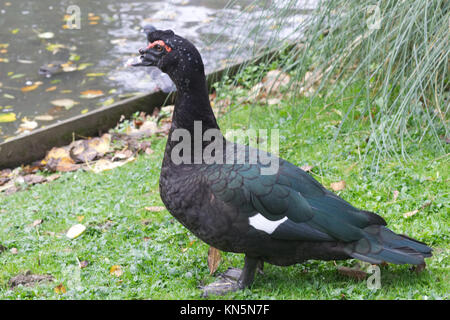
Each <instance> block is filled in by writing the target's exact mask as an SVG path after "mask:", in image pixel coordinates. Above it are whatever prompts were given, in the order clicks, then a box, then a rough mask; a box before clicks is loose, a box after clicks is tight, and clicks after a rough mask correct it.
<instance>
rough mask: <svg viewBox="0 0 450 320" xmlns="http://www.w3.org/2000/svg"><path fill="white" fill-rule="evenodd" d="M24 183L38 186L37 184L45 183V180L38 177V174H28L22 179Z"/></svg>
mask: <svg viewBox="0 0 450 320" xmlns="http://www.w3.org/2000/svg"><path fill="white" fill-rule="evenodd" d="M23 179H24V181H25V182H26V183H27V184H31V185H33V184H39V183H44V182H46V181H47V179H46V178H45V177H43V176H40V175H38V174H28V175H26V176H24V177H23Z"/></svg>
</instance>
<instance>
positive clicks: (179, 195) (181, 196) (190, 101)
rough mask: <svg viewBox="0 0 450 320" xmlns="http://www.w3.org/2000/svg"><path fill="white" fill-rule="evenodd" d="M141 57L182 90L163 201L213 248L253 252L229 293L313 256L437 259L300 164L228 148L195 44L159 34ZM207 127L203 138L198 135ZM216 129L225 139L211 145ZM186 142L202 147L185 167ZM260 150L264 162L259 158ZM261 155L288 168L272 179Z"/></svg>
mask: <svg viewBox="0 0 450 320" xmlns="http://www.w3.org/2000/svg"><path fill="white" fill-rule="evenodd" d="M139 53H140V62H137V63H135V64H133V65H134V66H156V67H158V68H159V69H160V70H161V71H163V72H165V73H167V74H168V75H169V76H170V78H171V79H172V81H173V82H174V83H175V85H176V87H177V97H176V103H175V109H174V112H173V117H172V127H171V129H170V132H169V136H168V141H167V145H166V150H165V154H164V160H163V163H162V167H161V175H160V184H159V187H160V195H161V198H162V201H163V202H164V204H165V206H166V207H167V209H168V210H169V212H170V213H171V214H172V215H173V216H174V217H175V218H176V219H177V220H178V221H179V222H181V223H182V224H183V225H184V226H185V227H186V228H187V229H189V230H190V231H191V232H192V233H194V234H195V235H196V236H197V237H198V238H200V239H201V240H203V241H204V242H206V243H207V244H209V245H211V246H213V247H216V248H218V249H220V250H222V251H227V252H236V253H244V254H245V259H244V268H243V270H242V272H240V275H239V277H238V279H236V280H237V281H235V282H229V281H228V282H225V284H223V287H222V289H223V290H222V291H221V292H222V293H224V292H228V291H231V290H236V289H238V288H245V287H248V286H250V285H251V284H252V282H253V279H254V275H255V271H256V269H257V267H258V266H260V264H261V262H262V263H264V262H268V263H270V264H274V265H278V266H287V265H292V264H296V263H301V262H304V261H305V260H309V259H319V260H344V259H351V258H356V259H360V260H363V261H367V262H369V263H372V264H380V263H382V262H390V263H395V264H413V265H419V264H424V258H425V257H430V256H431V251H432V249H431V248H430V247H428V246H427V245H426V244H424V243H422V242H419V241H417V240H415V239H412V238H410V237H408V236H405V235H399V234H396V233H394V232H392V231H391V230H389V229H388V228H386V222H385V220H384V219H383V218H382V217H380V216H379V215H377V214H375V213H372V212H368V211H364V210H360V209H357V208H355V207H354V206H352V205H351V204H350V203H348V202H346V201H345V200H343V199H342V198H340V197H339V196H337V195H336V194H334V193H332V192H330V191H329V190H327V189H325V188H324V187H323V186H322V185H321V184H320V183H319V182H317V181H316V180H315V179H314V178H313V177H311V176H310V175H309V174H308V173H306V172H304V171H303V170H302V169H300V168H299V167H297V166H295V165H293V164H291V163H289V162H287V161H285V160H283V159H281V158H277V157H275V156H272V155H270V154H267V153H265V152H262V151H260V150H257V149H253V148H250V147H248V146H243V145H238V144H235V143H232V142H230V141H227V140H226V139H225V138H224V136H223V135H221V134H220V130H219V126H218V124H217V122H216V118H215V116H214V114H213V111H212V109H211V105H210V101H209V96H208V89H207V84H206V77H205V72H204V66H203V62H202V58H201V56H200V54H199V52H198V51H197V49H196V48H195V47H194V45H193V44H192V43H191V42H189V41H188V40H186V39H184V38H182V37H180V36H178V35H175V34H174V32H173V31H171V30H166V31H162V30H155V31H152V32H149V33H148V45H147V46H146V47H145V48H141V49H140V50H139ZM199 123H200V127H201V132H200V134H198V133H196V132H195V130H196V126H197V129H198V128H199ZM207 130H216V131H217V132H218V134H219V135H218V136H216V139H214V140H211V141H208V139H202V137H203V135H202V134H204V133H205V132H207ZM186 133H187V134H188V135H185V136H183V134H186ZM180 136H183V137H184V138H185V139H186V140H187V141H184V140H183V143H187V146H193V147H192V148H191V149H183V152H186V153H187V154H182V155H181V157H182V158H183V159H184V160H183V161H179V159H174V158H175V157H176V156H177V154H178V156H180V154H179V153H181V152H180V148H179V143H181V142H179V141H180V140H181V139H180ZM186 137H187V138H186ZM205 140H206V141H205ZM216 142H222V143H223V147H222V148H221V149H220V148H219V149H215V152H217V154H213V153H209V154H211V155H212V156H214V157H211V156H210V157H208V156H207V154H208V153H207V152H206V151H207V150H208V148H210V147H211V145H212V144H213V143H216ZM196 143H197V146H200V147H195V145H196ZM177 145H178V146H177ZM217 145H219V146H220V144H217ZM217 145H216V146H217ZM186 150H187V151H186ZM255 151H257V154H258V155H259V157H257V161H256V162H255V161H251V159H252V155H254V154H255ZM221 153H223V154H221ZM199 155H200V156H199ZM230 155H232V156H230ZM236 155H237V157H236ZM261 155H262V156H264V157H274V159H276V160H277V161H278V168H277V170H276V171H275V172H273V173H271V174H267V173H266V174H264V173H263V170H264V169H267V162H265V163H263V162H262V161H261V159H262V158H261ZM216 156H218V157H216ZM212 158H213V159H215V160H216V161H211V160H212ZM217 159H218V160H219V161H217Z"/></svg>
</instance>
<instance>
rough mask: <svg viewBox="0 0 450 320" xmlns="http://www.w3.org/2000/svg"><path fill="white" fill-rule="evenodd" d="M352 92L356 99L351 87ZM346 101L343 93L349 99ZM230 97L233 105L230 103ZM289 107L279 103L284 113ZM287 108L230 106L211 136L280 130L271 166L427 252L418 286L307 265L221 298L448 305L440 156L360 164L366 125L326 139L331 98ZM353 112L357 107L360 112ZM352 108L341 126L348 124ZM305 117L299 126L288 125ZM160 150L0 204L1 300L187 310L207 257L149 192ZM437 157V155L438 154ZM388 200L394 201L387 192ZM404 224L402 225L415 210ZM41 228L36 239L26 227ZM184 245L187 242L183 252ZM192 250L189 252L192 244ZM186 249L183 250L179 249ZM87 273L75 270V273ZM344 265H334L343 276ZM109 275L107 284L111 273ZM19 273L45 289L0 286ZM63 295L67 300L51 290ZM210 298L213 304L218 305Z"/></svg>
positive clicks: (332, 124)
mask: <svg viewBox="0 0 450 320" xmlns="http://www.w3.org/2000/svg"><path fill="white" fill-rule="evenodd" d="M353 90H358V87H353ZM233 92H234V93H236V92H237V94H238V95H242V96H245V95H246V94H247V92H246V90H245V88H244V89H242V90H240V91H239V90H235V89H234V88H230V87H229V86H222V87H221V86H219V88H218V94H219V96H227V95H230V94H231V93H233ZM348 94H349V95H351V94H352V92H351V91H350V92H348ZM238 98H239V97H238V96H237V97H233V100H232V101H234V102H236V101H237V99H238ZM288 101H289V103H288ZM290 101H292V100H289V99H285V100H283V101H282V102H281V103H280V104H279V105H276V106H267V105H266V104H265V100H262V101H261V102H260V103H257V104H240V105H236V106H235V105H231V107H230V110H233V112H229V113H226V114H225V115H223V116H222V117H221V118H220V121H219V123H220V125H221V128H222V130H225V129H238V128H243V129H245V128H250V127H251V128H255V129H259V128H275V129H279V130H280V147H281V148H280V152H279V153H280V156H282V157H283V158H285V159H287V160H289V161H291V162H292V163H294V164H296V165H299V166H302V165H306V164H309V165H313V166H314V168H313V170H312V172H311V174H312V175H313V176H314V177H315V178H316V179H318V181H319V182H321V183H322V184H324V185H325V186H327V187H329V186H330V183H331V182H336V181H340V180H345V181H346V183H347V187H346V189H344V190H343V191H340V192H339V194H340V195H341V196H342V197H343V198H344V199H346V200H348V201H349V202H351V203H352V204H354V205H355V206H357V207H360V208H364V209H366V210H371V211H375V212H378V213H379V214H381V215H382V216H383V217H384V218H385V219H386V221H387V222H388V226H389V227H390V228H391V229H392V230H393V231H395V232H399V233H405V234H408V235H409V236H412V237H414V238H416V239H418V240H421V241H424V242H426V243H427V244H429V245H431V246H432V247H433V248H434V256H433V257H432V258H429V259H427V264H428V266H427V268H426V269H425V271H423V272H422V273H420V274H416V273H415V272H412V271H410V270H409V266H396V265H389V266H387V267H382V268H381V289H379V290H376V291H372V290H369V289H368V288H367V285H366V282H365V281H356V280H353V279H350V278H347V277H344V276H342V275H340V274H339V273H338V272H337V269H336V266H335V265H334V263H333V262H322V261H309V262H307V263H304V264H301V265H295V266H290V267H284V268H282V267H276V266H271V265H268V264H266V267H265V274H264V275H257V277H256V281H255V283H254V285H253V287H252V288H251V290H249V289H246V290H244V291H240V292H235V293H230V294H229V295H227V296H226V297H225V298H232V299H342V298H345V299H448V293H449V262H450V261H449V253H450V247H449V241H448V240H449V232H448V231H449V230H448V221H449V211H448V206H449V202H448V191H449V187H448V185H449V183H448V181H449V176H448V174H449V172H450V170H449V166H448V156H447V157H446V156H442V153H440V152H439V151H436V150H435V149H433V148H432V147H431V144H430V147H429V148H427V147H426V144H425V145H424V144H422V145H421V146H420V148H418V147H417V145H408V153H409V154H410V157H411V160H409V161H407V162H398V161H397V160H396V159H392V158H383V159H380V158H373V159H372V158H370V157H369V156H367V155H366V156H365V155H364V154H362V152H361V150H362V149H363V148H364V144H365V143H366V142H365V141H366V138H367V137H368V136H369V135H370V128H369V127H368V126H369V122H370V121H368V120H367V119H366V120H364V118H361V121H359V122H358V124H357V125H356V126H355V125H352V126H350V125H348V126H347V125H344V126H343V127H342V129H341V130H343V131H342V132H343V133H341V134H340V135H338V136H337V138H336V139H335V133H336V130H338V127H339V123H340V121H341V120H342V116H343V114H345V112H346V110H347V109H348V107H349V104H350V103H353V101H351V102H349V103H346V101H345V100H342V101H339V100H338V99H335V98H334V97H328V98H320V97H319V98H317V100H316V103H315V105H314V106H311V107H309V108H307V107H308V106H309V99H306V98H299V99H297V100H296V104H295V105H290V103H291V102H290ZM360 107H361V108H363V104H361V106H360ZM358 108H359V107H358V104H357V105H356V106H353V108H352V113H351V118H354V119H356V118H358V117H359V116H360V113H358ZM305 110H307V111H306V112H305V113H304V114H303V116H302V118H301V120H300V121H298V118H299V117H300V115H301V114H302V113H303V112H304V111H305ZM164 146H165V138H156V137H154V138H152V148H153V150H154V151H155V152H154V153H153V154H152V155H142V156H139V157H138V159H137V160H136V161H134V162H132V163H129V164H127V165H125V166H123V167H119V168H117V169H114V170H112V171H106V172H102V173H99V174H94V173H89V172H83V171H79V172H74V173H66V174H63V175H62V177H61V178H60V179H58V180H56V181H54V182H52V183H48V184H44V185H36V186H33V187H30V188H29V189H28V190H26V191H22V192H18V193H16V194H13V195H10V196H4V195H0V244H2V245H3V246H6V247H7V248H8V249H11V248H13V247H15V248H17V249H18V253H17V254H12V253H11V252H10V250H6V251H4V252H3V253H0V266H1V269H0V299H198V298H200V296H201V291H200V290H199V289H198V286H199V285H202V284H207V283H210V282H212V281H214V277H213V276H210V275H209V271H208V266H207V252H208V245H206V244H205V243H202V242H201V241H200V240H198V239H197V240H196V238H195V237H194V236H193V235H192V234H191V233H190V232H189V231H188V230H187V229H185V228H184V227H182V226H181V225H180V224H179V223H178V222H177V221H175V220H174V218H172V216H171V215H170V214H169V213H168V212H167V211H166V210H164V211H161V212H150V211H147V210H145V207H148V206H162V205H163V204H162V202H161V200H160V197H159V191H158V179H159V170H160V165H161V161H162V155H163V150H164ZM447 152H448V150H447ZM395 190H397V191H399V195H398V198H397V199H396V201H393V193H394V191H395ZM429 201H431V204H430V205H429V206H424V208H423V209H421V210H420V211H419V212H418V213H416V214H415V215H413V216H412V217H409V218H405V217H404V216H403V213H406V212H409V211H413V210H415V209H419V208H421V207H422V206H423V205H424V204H425V203H428V202H429ZM80 216H84V219H83V221H82V223H83V224H84V225H86V226H87V231H86V232H85V233H84V234H83V235H82V236H81V237H79V238H77V239H75V240H69V239H67V238H66V237H65V232H66V231H67V229H68V228H69V227H70V226H72V225H74V224H77V223H79V222H78V220H77V217H80ZM36 219H44V222H43V223H42V224H41V225H39V226H38V227H37V228H34V227H32V226H31V224H32V223H33V221H34V220H36ZM194 240H195V241H194ZM193 241H194V242H193ZM186 248H187V249H186ZM222 257H223V261H222V262H221V264H220V267H219V269H218V271H217V272H218V273H220V272H223V271H225V270H226V269H227V268H228V267H231V266H235V267H242V264H243V255H240V254H231V253H223V254H222ZM82 260H87V261H88V262H89V265H88V266H87V267H86V268H83V269H79V268H78V261H82ZM352 263H353V262H352V261H347V262H337V264H338V265H345V266H350V265H351V264H352ZM114 265H120V266H121V267H122V270H123V274H122V275H121V276H120V277H116V276H114V275H111V274H110V268H111V267H112V266H114ZM27 270H29V271H31V272H32V273H35V274H47V273H48V274H51V275H53V276H54V277H55V281H54V282H51V283H42V284H39V285H36V286H34V287H22V286H19V287H17V288H15V289H13V290H11V289H9V286H8V281H9V279H10V278H12V277H13V276H15V275H17V274H20V273H24V272H26V271H27ZM59 284H63V285H64V286H65V287H66V289H67V292H66V293H64V294H58V293H56V292H55V290H54V288H55V287H56V286H57V285H59ZM217 298H220V297H217Z"/></svg>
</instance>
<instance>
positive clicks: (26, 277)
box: [9, 272, 55, 289]
mask: <svg viewBox="0 0 450 320" xmlns="http://www.w3.org/2000/svg"><path fill="white" fill-rule="evenodd" d="M54 279H55V278H54V277H53V276H52V275H49V274H32V273H31V272H26V273H25V274H19V275H17V276H15V277H12V278H11V279H10V280H9V286H10V288H11V289H14V288H15V287H17V286H19V285H23V286H25V287H33V286H35V285H37V284H39V283H41V282H46V281H48V282H50V281H53V280H54Z"/></svg>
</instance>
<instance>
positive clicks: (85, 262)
mask: <svg viewBox="0 0 450 320" xmlns="http://www.w3.org/2000/svg"><path fill="white" fill-rule="evenodd" d="M88 265H89V262H88V261H86V260H83V261H80V263H78V267H79V268H80V269H84V268H86V267H87V266H88Z"/></svg>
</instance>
